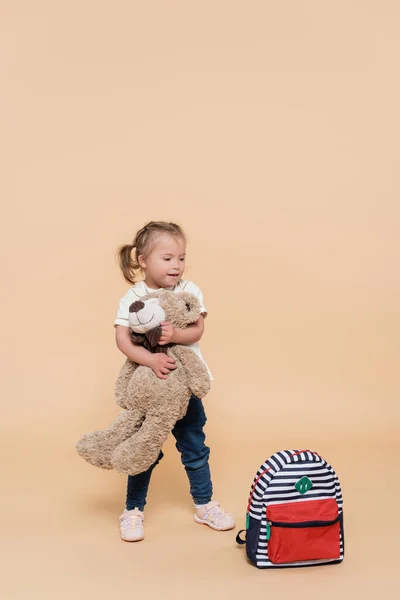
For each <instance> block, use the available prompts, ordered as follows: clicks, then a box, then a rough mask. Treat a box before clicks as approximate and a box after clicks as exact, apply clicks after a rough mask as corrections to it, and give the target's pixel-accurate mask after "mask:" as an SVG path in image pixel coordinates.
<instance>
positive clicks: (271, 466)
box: [248, 450, 344, 568]
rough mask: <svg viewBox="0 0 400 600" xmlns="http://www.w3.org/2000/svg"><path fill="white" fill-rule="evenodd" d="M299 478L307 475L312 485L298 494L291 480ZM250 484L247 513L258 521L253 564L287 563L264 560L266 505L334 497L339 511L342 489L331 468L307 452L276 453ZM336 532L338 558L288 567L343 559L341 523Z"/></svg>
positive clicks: (268, 565) (264, 464)
mask: <svg viewBox="0 0 400 600" xmlns="http://www.w3.org/2000/svg"><path fill="white" fill-rule="evenodd" d="M302 477H308V478H309V479H310V480H311V481H312V483H313V486H312V488H311V489H310V490H309V491H307V494H306V495H302V494H300V493H299V492H298V491H297V489H296V488H295V483H296V482H297V481H298V480H299V479H301V478H302ZM258 478H259V480H258V481H257V479H258ZM256 481H257V483H256ZM254 485H255V487H254V489H253V486H254ZM253 486H252V491H251V495H250V498H249V510H248V513H249V515H250V517H251V518H252V519H256V520H257V521H260V526H259V534H258V542H257V550H256V556H255V559H256V565H257V567H260V568H268V567H285V566H286V567H287V566H289V565H288V564H282V565H277V564H273V563H272V562H271V561H269V560H268V542H267V539H266V537H267V523H266V507H267V506H268V505H272V504H287V503H289V502H307V501H310V500H317V499H318V500H323V499H329V498H334V499H335V500H336V502H337V504H338V511H339V514H341V513H342V512H343V497H342V491H341V487H340V483H339V479H338V477H337V475H336V473H335V471H334V469H333V468H332V466H331V465H330V464H329V463H328V462H326V461H325V460H324V459H323V458H322V457H320V456H319V455H318V454H315V453H313V452H311V451H307V450H305V451H301V452H299V450H284V451H281V452H277V453H276V454H274V455H273V456H271V457H270V458H269V459H268V460H266V461H265V462H264V463H263V464H262V465H261V467H260V468H259V469H258V471H257V474H256V476H255V477H254V480H253ZM340 531H341V533H340V559H332V560H322V561H317V560H313V561H308V562H301V563H291V564H290V566H306V565H316V564H327V563H330V562H340V561H341V560H343V557H344V539H343V526H342V525H341V530H340Z"/></svg>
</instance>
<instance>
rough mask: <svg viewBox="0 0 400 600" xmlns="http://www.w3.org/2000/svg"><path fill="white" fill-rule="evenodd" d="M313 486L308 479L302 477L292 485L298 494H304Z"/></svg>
mask: <svg viewBox="0 0 400 600" xmlns="http://www.w3.org/2000/svg"><path fill="white" fill-rule="evenodd" d="M312 486H313V484H312V481H310V479H308V477H302V478H301V479H299V480H298V482H297V483H295V484H294V487H295V488H296V490H297V491H298V492H299V494H305V493H306V492H308V491H309V490H311V488H312Z"/></svg>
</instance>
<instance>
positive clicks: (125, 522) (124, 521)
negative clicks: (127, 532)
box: [121, 515, 143, 529]
mask: <svg viewBox="0 0 400 600" xmlns="http://www.w3.org/2000/svg"><path fill="white" fill-rule="evenodd" d="M142 523H143V517H141V516H140V515H124V516H123V517H121V527H122V529H130V528H131V527H132V529H136V528H137V527H140V526H141V525H142Z"/></svg>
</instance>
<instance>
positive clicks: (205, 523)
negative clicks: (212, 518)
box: [194, 515, 236, 531]
mask: <svg viewBox="0 0 400 600" xmlns="http://www.w3.org/2000/svg"><path fill="white" fill-rule="evenodd" d="M194 520H195V521H196V523H198V524H199V525H207V527H211V529H215V530H216V531H230V530H231V529H234V528H235V526H236V525H235V523H234V524H233V525H232V526H231V527H217V525H214V524H213V523H210V522H209V521H206V520H204V519H199V517H198V516H197V515H194Z"/></svg>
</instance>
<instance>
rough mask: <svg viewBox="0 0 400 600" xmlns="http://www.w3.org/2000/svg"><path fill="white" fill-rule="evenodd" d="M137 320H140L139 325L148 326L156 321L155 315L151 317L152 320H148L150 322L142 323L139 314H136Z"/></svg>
mask: <svg viewBox="0 0 400 600" xmlns="http://www.w3.org/2000/svg"><path fill="white" fill-rule="evenodd" d="M136 318H137V320H138V323H139V325H148V323H151V321H152V320H153V319H154V314H153V316H152V317H151V319H149V320H148V321H146V322H145V323H142V322H141V320H140V319H139V315H138V313H136Z"/></svg>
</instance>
